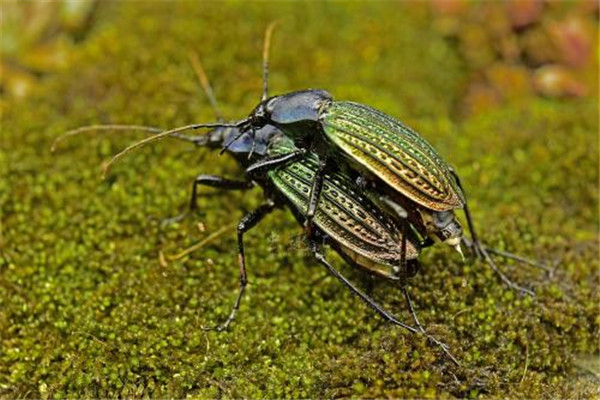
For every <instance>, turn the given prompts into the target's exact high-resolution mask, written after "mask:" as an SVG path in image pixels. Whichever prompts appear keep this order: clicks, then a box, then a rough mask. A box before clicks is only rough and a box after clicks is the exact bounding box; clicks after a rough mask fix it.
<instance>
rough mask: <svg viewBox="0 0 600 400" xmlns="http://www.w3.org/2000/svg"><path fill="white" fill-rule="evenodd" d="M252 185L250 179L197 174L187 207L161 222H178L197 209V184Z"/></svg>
mask: <svg viewBox="0 0 600 400" xmlns="http://www.w3.org/2000/svg"><path fill="white" fill-rule="evenodd" d="M253 185H254V183H252V181H236V180H233V179H227V178H222V177H220V176H216V175H205V174H201V175H198V176H197V177H196V179H194V183H193V184H192V197H191V198H190V205H189V208H188V209H187V210H186V211H184V212H183V213H182V214H180V215H178V216H176V217H173V218H168V219H166V220H165V221H163V224H165V225H168V224H171V223H174V222H179V221H181V220H183V219H185V218H186V217H187V216H188V215H190V214H191V213H193V212H195V211H196V210H197V209H198V203H197V199H198V186H210V187H214V188H219V189H226V190H247V189H251V188H252V186H253Z"/></svg>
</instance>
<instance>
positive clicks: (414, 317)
mask: <svg viewBox="0 0 600 400" xmlns="http://www.w3.org/2000/svg"><path fill="white" fill-rule="evenodd" d="M402 293H404V299H405V300H406V305H407V306H408V310H409V311H410V315H412V317H413V320H414V321H415V324H416V325H417V327H419V330H420V331H421V332H423V333H425V329H424V328H423V326H422V325H421V322H419V318H417V313H416V312H415V308H414V307H413V304H412V301H411V300H410V296H409V295H408V290H406V286H404V285H402Z"/></svg>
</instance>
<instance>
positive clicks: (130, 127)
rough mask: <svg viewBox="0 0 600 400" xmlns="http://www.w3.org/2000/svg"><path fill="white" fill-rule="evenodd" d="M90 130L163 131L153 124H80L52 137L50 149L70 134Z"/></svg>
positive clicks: (52, 150) (73, 134)
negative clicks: (80, 125)
mask: <svg viewBox="0 0 600 400" xmlns="http://www.w3.org/2000/svg"><path fill="white" fill-rule="evenodd" d="M90 131H145V132H152V133H160V132H162V131H163V129H160V128H156V127H154V126H144V125H89V126H82V127H81V128H77V129H72V130H70V131H67V132H65V133H63V134H62V135H60V136H59V137H57V138H56V139H54V142H52V147H50V151H51V152H54V151H55V150H56V147H57V146H58V144H59V143H60V142H62V141H63V140H65V139H67V138H69V137H71V136H76V135H79V134H80V133H84V132H90Z"/></svg>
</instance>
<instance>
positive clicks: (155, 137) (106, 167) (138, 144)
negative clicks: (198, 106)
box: [102, 120, 246, 178]
mask: <svg viewBox="0 0 600 400" xmlns="http://www.w3.org/2000/svg"><path fill="white" fill-rule="evenodd" d="M245 122H246V120H242V121H239V122H237V123H234V124H224V123H216V124H193V125H186V126H181V127H179V128H175V129H171V130H168V131H164V132H160V133H158V134H156V135H153V136H150V137H147V138H145V139H142V140H139V141H137V142H135V143H133V144H131V145H129V146H128V147H126V148H125V149H123V150H122V151H120V152H119V153H117V154H115V155H114V156H113V157H112V158H111V159H110V160H108V161H107V162H105V163H104V164H103V165H102V177H103V178H105V177H106V174H107V173H108V170H109V168H110V166H111V165H112V164H114V163H115V162H116V161H117V160H119V159H120V158H121V157H123V156H124V155H126V154H127V153H130V152H131V151H133V150H135V149H137V148H138V147H142V146H144V145H146V144H148V143H150V142H154V141H156V140H160V139H163V138H165V137H167V136H171V135H174V134H176V133H178V132H183V131H186V130H188V129H199V128H237V127H238V126H240V125H241V124H243V123H245Z"/></svg>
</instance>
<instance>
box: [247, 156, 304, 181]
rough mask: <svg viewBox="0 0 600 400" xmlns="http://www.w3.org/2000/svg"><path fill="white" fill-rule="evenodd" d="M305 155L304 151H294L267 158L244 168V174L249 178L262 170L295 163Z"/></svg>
mask: <svg viewBox="0 0 600 400" xmlns="http://www.w3.org/2000/svg"><path fill="white" fill-rule="evenodd" d="M304 154H306V151H305V150H296V151H293V152H291V153H286V154H283V155H280V156H275V157H271V158H267V159H264V160H261V161H258V162H255V163H254V164H252V165H251V166H249V167H248V168H246V173H247V174H248V175H250V176H252V175H254V174H258V173H259V172H260V171H261V170H263V169H267V170H268V169H271V168H273V167H276V166H279V165H284V164H287V163H290V162H292V161H295V160H297V159H299V158H300V157H302V156H303V155H304Z"/></svg>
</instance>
